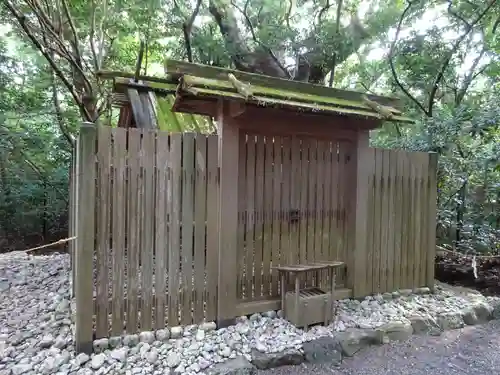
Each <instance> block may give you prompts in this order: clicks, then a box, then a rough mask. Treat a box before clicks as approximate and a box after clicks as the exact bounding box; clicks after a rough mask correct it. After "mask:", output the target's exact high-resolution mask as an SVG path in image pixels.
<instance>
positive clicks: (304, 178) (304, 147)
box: [298, 138, 310, 287]
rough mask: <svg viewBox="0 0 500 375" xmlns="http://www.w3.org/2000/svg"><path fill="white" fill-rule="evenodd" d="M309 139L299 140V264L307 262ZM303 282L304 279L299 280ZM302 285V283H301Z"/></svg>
mask: <svg viewBox="0 0 500 375" xmlns="http://www.w3.org/2000/svg"><path fill="white" fill-rule="evenodd" d="M309 145H310V143H309V140H308V139H305V138H304V139H302V140H301V151H300V185H298V186H299V187H298V189H299V191H298V195H299V197H300V201H299V202H300V206H299V212H300V214H299V215H300V221H299V243H298V245H299V257H298V259H299V262H300V263H301V264H306V263H307V224H308V221H309V218H308V217H307V216H308V212H307V208H308V207H307V203H308V202H307V190H308V187H309V180H308V176H309V173H308V171H309ZM301 281H302V282H304V280H303V279H302V280H301ZM302 287H304V284H302Z"/></svg>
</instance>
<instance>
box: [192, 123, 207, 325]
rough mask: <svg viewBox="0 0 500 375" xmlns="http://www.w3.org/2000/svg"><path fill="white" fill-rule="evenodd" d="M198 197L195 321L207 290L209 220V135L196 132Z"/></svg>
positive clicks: (199, 316)
mask: <svg viewBox="0 0 500 375" xmlns="http://www.w3.org/2000/svg"><path fill="white" fill-rule="evenodd" d="M195 162H196V181H195V186H196V192H195V194H196V197H195V226H194V230H195V240H194V262H195V264H194V278H195V291H196V293H195V301H194V322H195V323H199V322H201V321H202V320H203V318H204V316H205V313H204V307H203V300H204V294H205V293H204V292H205V279H206V276H205V249H206V243H205V238H206V220H207V137H206V136H205V135H203V134H200V133H198V134H196V161H195Z"/></svg>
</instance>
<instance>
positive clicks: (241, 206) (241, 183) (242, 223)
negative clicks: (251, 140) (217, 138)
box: [236, 132, 247, 300]
mask: <svg viewBox="0 0 500 375" xmlns="http://www.w3.org/2000/svg"><path fill="white" fill-rule="evenodd" d="M239 138H240V139H239V142H240V146H239V155H238V163H239V167H238V169H239V172H240V175H239V177H238V190H239V194H238V246H237V248H236V251H237V257H238V273H237V278H238V280H237V290H236V294H237V296H238V300H242V299H243V289H244V285H245V230H246V203H247V202H246V184H247V181H246V153H247V148H246V147H247V145H246V143H247V142H246V138H247V135H246V134H245V133H243V132H242V133H240V136H239Z"/></svg>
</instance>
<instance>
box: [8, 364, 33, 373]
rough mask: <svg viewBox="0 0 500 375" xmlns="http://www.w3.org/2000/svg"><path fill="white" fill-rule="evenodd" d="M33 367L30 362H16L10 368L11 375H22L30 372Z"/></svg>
mask: <svg viewBox="0 0 500 375" xmlns="http://www.w3.org/2000/svg"><path fill="white" fill-rule="evenodd" d="M32 369H33V365H32V364H30V363H26V364H17V365H14V366H13V367H12V369H11V371H12V375H22V374H26V373H28V372H30V371H31V370H32Z"/></svg>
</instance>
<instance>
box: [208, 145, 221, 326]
mask: <svg viewBox="0 0 500 375" xmlns="http://www.w3.org/2000/svg"><path fill="white" fill-rule="evenodd" d="M217 142H218V138H217V136H216V135H210V136H208V139H207V180H208V181H207V250H206V252H207V293H206V294H207V295H206V297H205V298H206V304H207V305H206V311H207V312H206V319H207V320H215V319H216V314H217V274H218V269H219V263H218V261H219V242H218V241H219V239H218V233H219V220H218V216H219V172H218V143H217Z"/></svg>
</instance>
